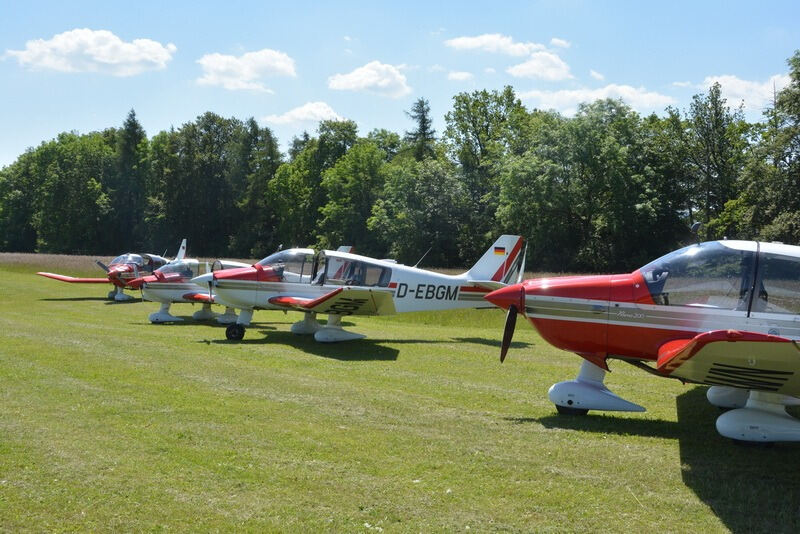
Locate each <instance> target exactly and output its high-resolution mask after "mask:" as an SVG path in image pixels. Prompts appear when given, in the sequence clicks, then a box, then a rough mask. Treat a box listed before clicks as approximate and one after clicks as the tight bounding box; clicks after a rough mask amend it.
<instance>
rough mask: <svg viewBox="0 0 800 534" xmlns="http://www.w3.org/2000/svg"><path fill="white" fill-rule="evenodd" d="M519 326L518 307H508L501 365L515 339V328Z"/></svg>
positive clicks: (501, 350)
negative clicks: (512, 340)
mask: <svg viewBox="0 0 800 534" xmlns="http://www.w3.org/2000/svg"><path fill="white" fill-rule="evenodd" d="M516 326H517V307H516V306H514V305H513V304H512V305H511V306H509V307H508V314H506V327H505V329H504V330H503V344H502V345H501V346H500V363H503V361H504V360H505V359H506V353H508V347H510V346H511V339H512V338H513V337H514V328H515V327H516Z"/></svg>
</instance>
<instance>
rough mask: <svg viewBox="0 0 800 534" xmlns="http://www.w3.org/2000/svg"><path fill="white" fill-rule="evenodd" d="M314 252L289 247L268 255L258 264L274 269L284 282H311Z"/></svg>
mask: <svg viewBox="0 0 800 534" xmlns="http://www.w3.org/2000/svg"><path fill="white" fill-rule="evenodd" d="M313 260H314V252H313V251H310V250H305V249H289V250H283V251H281V252H276V253H275V254H272V255H270V256H267V257H266V258H264V259H263V260H261V261H260V262H258V265H260V266H262V267H265V268H267V267H268V268H270V269H272V272H273V273H274V274H275V275H277V276H279V277H280V281H282V282H308V283H310V282H311V274H312V272H311V271H312V266H313Z"/></svg>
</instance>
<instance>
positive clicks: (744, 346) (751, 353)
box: [657, 330, 800, 396]
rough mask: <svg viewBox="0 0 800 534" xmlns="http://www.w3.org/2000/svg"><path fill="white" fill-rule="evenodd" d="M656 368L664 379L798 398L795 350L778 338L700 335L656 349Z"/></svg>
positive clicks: (799, 362) (799, 366)
mask: <svg viewBox="0 0 800 534" xmlns="http://www.w3.org/2000/svg"><path fill="white" fill-rule="evenodd" d="M657 366H658V370H659V371H660V372H662V373H664V374H665V375H669V376H673V377H676V378H681V379H684V380H688V381H690V382H698V383H701V384H711V385H717V386H730V387H736V388H743V389H753V390H759V391H771V392H775V393H781V394H784V395H794V396H798V395H800V376H799V375H800V348H799V347H798V345H797V342H796V341H792V340H791V339H787V338H783V337H779V336H773V335H769V334H761V333H758V332H743V331H739V330H714V331H711V332H705V333H702V334H698V335H697V336H695V337H694V338H692V339H679V340H675V341H670V342H668V343H665V344H664V345H662V346H661V348H660V349H659V351H658V362H657Z"/></svg>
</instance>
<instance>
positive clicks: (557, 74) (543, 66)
mask: <svg viewBox="0 0 800 534" xmlns="http://www.w3.org/2000/svg"><path fill="white" fill-rule="evenodd" d="M506 72H507V73H509V74H510V75H512V76H514V77H516V78H537V79H539V80H547V81H551V82H554V81H559V80H566V79H568V78H572V74H570V72H569V65H567V64H566V63H564V61H563V60H562V59H561V58H560V57H558V56H557V55H555V54H553V53H552V52H534V53H533V54H531V57H530V58H528V60H527V61H525V62H524V63H520V64H519V65H514V66H513V67H509V68H507V69H506Z"/></svg>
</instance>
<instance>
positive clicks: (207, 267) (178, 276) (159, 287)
mask: <svg viewBox="0 0 800 534" xmlns="http://www.w3.org/2000/svg"><path fill="white" fill-rule="evenodd" d="M352 248H353V247H350V246H342V247H339V249H338V251H339V252H350V251H351V250H352ZM249 266H250V264H248V263H242V262H239V261H233V260H216V261H214V262H213V263H211V264H209V263H208V262H201V261H199V260H197V259H194V258H184V259H182V260H179V261H173V262H171V263H169V264H167V265H164V266H163V267H161V268H159V269H156V271H155V272H153V274H151V275H148V276H143V277H140V278H137V279H135V280H131V281H130V282H128V285H129V286H130V287H131V288H133V289H141V291H142V298H143V299H144V300H150V301H153V302H159V303H161V307H160V308H159V310H158V311H156V312H153V313H151V314H150V316H149V317H148V319H149V320H150V322H151V323H173V322H178V321H183V319H182V318H180V317H175V316H174V315H172V314H171V313H170V312H169V310H170V306H171V305H172V304H174V303H200V304H202V305H203V308H202V309H200V310H198V311H196V312H194V314H192V319H194V320H196V321H205V320H208V319H213V318H216V319H217V322H218V323H221V324H231V323H234V322H236V312H235V310H234V308H233V307H232V306H226V309H225V313H224V314H216V313H214V312H212V311H211V305H212V304H215V303H216V302H215V300H214V298H213V296H212V295H210V294H209V293H208V286H207V285H206V286H198V285H197V284H195V283H194V282H192V279H193V278H195V277H198V276H201V275H203V274H206V273H211V272H215V271H220V270H225V269H234V268H242V267H249Z"/></svg>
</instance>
